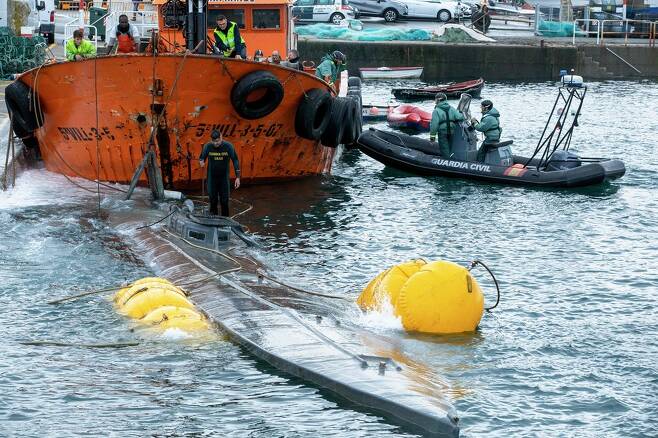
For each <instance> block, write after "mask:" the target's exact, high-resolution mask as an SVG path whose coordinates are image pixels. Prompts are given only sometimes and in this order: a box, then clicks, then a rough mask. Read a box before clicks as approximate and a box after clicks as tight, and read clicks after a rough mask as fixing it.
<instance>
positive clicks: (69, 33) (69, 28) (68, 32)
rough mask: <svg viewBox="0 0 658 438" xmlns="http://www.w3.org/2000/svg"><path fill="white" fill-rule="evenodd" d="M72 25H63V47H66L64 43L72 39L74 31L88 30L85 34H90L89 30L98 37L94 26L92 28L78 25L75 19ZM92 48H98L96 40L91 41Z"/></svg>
mask: <svg viewBox="0 0 658 438" xmlns="http://www.w3.org/2000/svg"><path fill="white" fill-rule="evenodd" d="M72 21H73V22H72V23H67V24H65V25H64V47H66V43H67V42H68V41H69V40H70V39H72V38H73V32H74V31H75V30H76V29H85V30H88V32H87V34H90V33H91V30H93V31H94V35H98V28H97V27H96V26H93V25H91V24H80V23H78V22H77V21H78V20H77V19H76V20H72ZM92 41H93V43H94V46H95V47H96V48H98V38H94V39H93V40H92Z"/></svg>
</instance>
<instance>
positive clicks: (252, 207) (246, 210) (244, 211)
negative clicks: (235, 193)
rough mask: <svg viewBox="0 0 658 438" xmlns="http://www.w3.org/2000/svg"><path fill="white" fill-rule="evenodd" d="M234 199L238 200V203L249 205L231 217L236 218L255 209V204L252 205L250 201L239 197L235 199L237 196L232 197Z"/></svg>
mask: <svg viewBox="0 0 658 438" xmlns="http://www.w3.org/2000/svg"><path fill="white" fill-rule="evenodd" d="M232 199H233V201H235V202H238V203H240V204H243V205H248V206H249V207H247V208H246V209H245V210H242V211H241V212H240V213H236V214H234V215H233V216H231V219H235V218H236V217H238V216H242V215H243V214H245V213H247V212H248V211H251V210H253V209H254V206H253V205H251V204H250V203H248V202H244V201H240V200H239V199H235V198H232Z"/></svg>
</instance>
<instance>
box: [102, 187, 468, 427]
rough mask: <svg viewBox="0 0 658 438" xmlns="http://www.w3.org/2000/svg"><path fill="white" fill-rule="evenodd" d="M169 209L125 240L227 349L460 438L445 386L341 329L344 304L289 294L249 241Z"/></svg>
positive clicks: (212, 219) (226, 225)
mask: <svg viewBox="0 0 658 438" xmlns="http://www.w3.org/2000/svg"><path fill="white" fill-rule="evenodd" d="M164 205H165V204H163V206H164ZM169 205H170V206H171V207H170V208H171V210H170V211H169V217H168V219H167V222H166V225H165V226H164V227H162V229H156V230H152V229H150V228H148V227H146V228H145V227H142V228H141V229H138V231H136V232H132V231H131V239H132V240H134V242H135V245H136V246H135V251H136V252H137V253H138V254H140V255H141V256H142V257H143V258H144V259H145V260H146V261H147V262H148V263H149V265H151V266H154V268H155V270H156V273H157V275H159V276H160V277H163V278H165V279H167V280H169V281H171V282H172V283H174V284H186V286H185V289H186V292H187V293H188V297H187V298H188V299H189V300H191V301H192V302H193V303H194V305H195V307H196V308H199V309H201V310H202V311H203V312H204V313H205V314H206V315H207V316H208V317H209V318H210V320H212V321H213V322H215V323H216V324H217V325H218V326H219V327H220V328H221V330H222V331H223V332H224V333H226V334H227V335H228V337H229V338H230V339H231V340H232V341H233V342H235V343H236V344H238V345H240V346H241V347H242V348H243V349H244V350H245V351H246V352H247V353H249V354H251V355H253V356H254V357H256V358H258V359H259V360H262V361H264V362H266V363H268V364H269V365H271V366H272V367H273V368H274V369H276V370H278V371H279V372H282V373H285V374H287V375H290V376H293V377H296V378H298V379H301V380H302V381H304V382H307V383H310V384H312V385H313V386H316V387H320V388H322V389H323V390H324V391H326V393H328V394H330V395H331V396H332V397H337V398H339V399H343V400H348V401H349V402H351V403H352V404H355V405H357V406H359V407H360V408H361V409H363V410H365V411H368V412H371V413H374V414H377V415H382V416H384V417H385V418H387V419H388V420H390V421H391V422H393V423H396V424H400V425H402V426H404V427H407V428H409V429H410V430H412V431H414V432H418V433H420V434H422V435H423V436H444V437H457V436H459V425H458V422H459V420H458V417H457V415H456V412H455V410H454V408H453V407H452V406H451V404H450V402H449V400H448V399H447V398H446V396H445V394H446V392H447V390H448V386H447V385H446V384H445V383H444V382H443V381H442V379H441V378H440V376H437V375H435V373H434V372H433V370H431V369H429V368H428V367H426V366H423V365H422V364H420V363H417V362H415V361H413V360H412V359H410V358H409V357H407V356H406V355H405V354H404V353H402V352H400V351H399V350H398V349H397V348H396V343H395V342H394V340H392V339H388V338H386V337H384V336H382V335H378V334H375V333H372V332H370V331H368V330H366V329H364V328H362V327H359V326H357V325H355V324H353V323H350V318H349V316H348V314H349V313H350V309H352V308H353V306H354V303H353V301H352V299H349V298H346V297H344V296H335V295H328V294H323V293H320V292H317V291H310V290H305V289H303V288H301V287H299V284H296V286H291V285H289V284H288V283H287V282H286V281H285V280H282V279H280V278H279V277H277V276H275V275H274V274H272V273H271V272H269V271H268V270H267V269H266V268H265V267H264V266H262V265H261V264H260V263H259V262H258V257H257V254H258V252H259V251H260V249H259V246H258V241H256V240H254V238H253V237H251V236H249V235H248V234H247V233H246V232H245V231H244V230H243V229H242V227H241V225H240V224H239V223H237V222H235V221H233V220H231V219H228V218H223V217H217V216H208V215H206V214H205V212H204V211H202V210H200V209H197V208H195V206H194V204H193V203H191V201H189V200H188V201H185V203H184V204H182V205H181V204H180V203H177V204H173V205H171V204H169ZM110 215H111V217H110V221H111V222H113V223H114V224H115V225H117V228H120V229H130V230H135V228H136V224H135V222H134V215H131V214H130V213H129V212H127V211H125V210H122V209H118V210H115V211H112V212H111V213H110Z"/></svg>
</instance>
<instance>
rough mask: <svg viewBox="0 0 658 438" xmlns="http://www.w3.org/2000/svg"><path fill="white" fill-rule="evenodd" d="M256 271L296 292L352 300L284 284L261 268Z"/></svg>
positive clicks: (259, 274)
mask: <svg viewBox="0 0 658 438" xmlns="http://www.w3.org/2000/svg"><path fill="white" fill-rule="evenodd" d="M256 273H258V276H259V277H263V278H266V279H268V280H270V281H271V282H273V283H276V284H279V285H281V286H284V287H287V288H288V289H292V290H294V291H297V292H301V293H304V294H308V295H314V296H316V297H324V298H332V299H335V300H343V301H349V302H352V300H351V299H349V298H346V297H341V296H339V295H330V294H325V293H320V292H312V291H309V290H304V289H300V288H298V287H295V286H291V285H289V284H286V283H284V282H282V281H280V280H277V279H276V278H273V277H270V276H268V275H267V274H265V272H264V271H263V270H262V269H257V270H256Z"/></svg>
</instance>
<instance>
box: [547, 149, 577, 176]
mask: <svg viewBox="0 0 658 438" xmlns="http://www.w3.org/2000/svg"><path fill="white" fill-rule="evenodd" d="M581 164H582V163H581V161H580V157H579V156H578V155H576V154H574V153H573V152H570V151H565V150H559V151H555V152H554V153H553V155H551V159H550V160H548V164H546V171H547V172H550V171H552V170H568V169H573V168H574V167H578V166H580V165H581Z"/></svg>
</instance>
